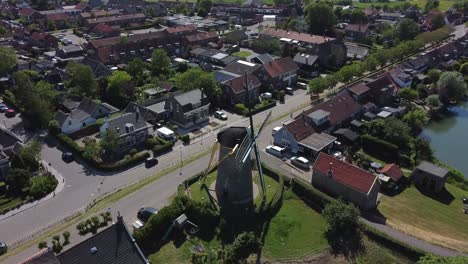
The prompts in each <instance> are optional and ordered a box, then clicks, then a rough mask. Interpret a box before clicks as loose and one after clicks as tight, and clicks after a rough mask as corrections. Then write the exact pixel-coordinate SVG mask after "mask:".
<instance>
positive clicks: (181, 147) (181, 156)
mask: <svg viewBox="0 0 468 264" xmlns="http://www.w3.org/2000/svg"><path fill="white" fill-rule="evenodd" d="M179 175H182V146H180V173H179Z"/></svg>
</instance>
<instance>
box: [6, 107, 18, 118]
mask: <svg viewBox="0 0 468 264" xmlns="http://www.w3.org/2000/svg"><path fill="white" fill-rule="evenodd" d="M15 115H16V112H15V110H14V109H11V108H10V109H8V110H6V113H5V116H6V117H14V116H15Z"/></svg>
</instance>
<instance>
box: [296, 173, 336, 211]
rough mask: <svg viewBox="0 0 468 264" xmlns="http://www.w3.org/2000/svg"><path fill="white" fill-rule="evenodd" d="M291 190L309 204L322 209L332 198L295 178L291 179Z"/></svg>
mask: <svg viewBox="0 0 468 264" xmlns="http://www.w3.org/2000/svg"><path fill="white" fill-rule="evenodd" d="M291 187H292V191H293V192H294V193H295V194H296V195H297V196H298V197H299V198H301V199H302V200H303V201H304V202H305V203H306V204H308V205H309V206H313V207H315V208H316V209H320V210H322V209H323V208H325V206H326V205H327V204H328V203H329V202H331V201H332V200H333V198H332V197H330V196H327V195H326V194H324V193H321V192H319V191H317V190H315V189H314V187H312V185H310V184H307V183H304V182H302V181H301V180H298V179H296V178H293V179H292V181H291Z"/></svg>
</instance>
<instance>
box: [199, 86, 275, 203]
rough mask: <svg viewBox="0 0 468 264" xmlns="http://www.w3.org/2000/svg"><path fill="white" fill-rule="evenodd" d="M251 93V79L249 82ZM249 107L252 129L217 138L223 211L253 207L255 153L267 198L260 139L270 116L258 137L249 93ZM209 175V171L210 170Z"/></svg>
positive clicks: (218, 183) (219, 196) (228, 132)
mask: <svg viewBox="0 0 468 264" xmlns="http://www.w3.org/2000/svg"><path fill="white" fill-rule="evenodd" d="M245 87H246V89H247V87H248V84H247V77H246V82H245ZM247 104H248V106H249V120H250V127H230V128H227V129H225V130H223V131H221V132H220V133H218V135H217V143H219V161H218V162H217V165H218V170H217V178H216V186H215V191H216V197H217V200H218V204H219V205H221V206H222V207H249V206H250V205H252V203H253V196H254V195H253V183H252V167H253V166H252V160H251V158H250V157H251V153H252V150H253V151H254V153H255V161H256V164H255V165H256V167H257V168H258V172H259V177H260V184H261V188H262V194H263V199H264V198H265V192H266V188H265V181H264V178H263V177H264V176H263V171H262V166H261V160H260V155H259V153H258V147H257V142H256V139H257V137H258V134H260V132H261V131H262V129H263V127H264V126H265V124H266V122H267V120H268V118H269V117H270V115H271V112H269V113H268V114H267V116H266V118H265V120H264V121H263V123H262V125H261V126H260V129H259V131H258V134H257V135H256V134H255V131H254V126H253V119H252V114H251V108H250V107H251V105H250V102H249V98H248V92H247ZM207 171H208V170H207Z"/></svg>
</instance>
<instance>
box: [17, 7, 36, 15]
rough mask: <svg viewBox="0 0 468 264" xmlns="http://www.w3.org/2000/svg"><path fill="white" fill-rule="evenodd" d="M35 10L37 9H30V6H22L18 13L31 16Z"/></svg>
mask: <svg viewBox="0 0 468 264" xmlns="http://www.w3.org/2000/svg"><path fill="white" fill-rule="evenodd" d="M35 12H37V11H36V10H34V9H32V8H22V9H20V10H19V14H20V15H23V16H31V15H32V14H34V13H35Z"/></svg>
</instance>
